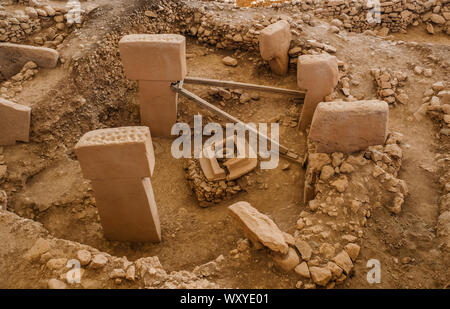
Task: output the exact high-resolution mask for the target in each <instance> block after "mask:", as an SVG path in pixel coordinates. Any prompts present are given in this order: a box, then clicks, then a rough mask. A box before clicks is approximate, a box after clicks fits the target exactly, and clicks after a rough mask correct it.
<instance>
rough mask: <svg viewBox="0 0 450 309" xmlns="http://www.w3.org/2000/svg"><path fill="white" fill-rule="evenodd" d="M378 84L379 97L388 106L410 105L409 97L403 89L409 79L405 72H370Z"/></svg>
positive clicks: (375, 70)
mask: <svg viewBox="0 0 450 309" xmlns="http://www.w3.org/2000/svg"><path fill="white" fill-rule="evenodd" d="M370 73H371V74H372V76H373V77H374V78H375V81H376V84H377V88H378V90H377V94H378V97H379V98H380V99H381V100H383V101H385V102H386V103H388V104H393V105H395V104H396V103H400V104H406V103H408V95H407V94H406V93H405V91H403V90H402V89H401V87H403V86H404V84H405V82H406V81H407V79H408V75H407V74H406V73H404V72H400V71H396V72H392V73H390V72H389V71H388V70H386V69H372V70H371V71H370Z"/></svg>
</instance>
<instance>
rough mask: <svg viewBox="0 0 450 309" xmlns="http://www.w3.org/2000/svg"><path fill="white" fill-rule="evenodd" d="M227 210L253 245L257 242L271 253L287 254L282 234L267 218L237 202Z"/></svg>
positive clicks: (246, 204) (248, 206) (247, 205)
mask: <svg viewBox="0 0 450 309" xmlns="http://www.w3.org/2000/svg"><path fill="white" fill-rule="evenodd" d="M228 210H229V211H230V214H231V215H232V216H233V217H234V218H235V219H236V220H237V221H238V222H239V223H240V224H241V226H242V228H243V229H244V233H245V234H246V235H248V236H249V238H250V240H251V241H252V242H253V243H254V244H255V242H259V243H261V244H263V245H264V246H266V247H267V248H269V249H270V250H272V251H275V252H279V253H281V254H286V253H288V248H289V247H288V245H287V243H286V241H285V240H284V235H283V232H282V231H281V230H280V229H279V228H278V226H277V225H276V224H275V223H274V222H273V221H272V219H270V218H269V217H268V216H266V215H264V214H262V213H260V212H259V211H258V210H256V209H255V208H253V207H252V206H251V205H250V204H249V203H247V202H237V203H236V204H233V205H231V206H230V207H228Z"/></svg>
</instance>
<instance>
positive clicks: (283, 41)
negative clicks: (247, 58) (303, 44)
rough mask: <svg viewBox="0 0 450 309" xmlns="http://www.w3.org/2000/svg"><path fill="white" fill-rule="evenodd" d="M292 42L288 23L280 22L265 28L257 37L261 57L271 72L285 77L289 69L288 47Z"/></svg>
mask: <svg viewBox="0 0 450 309" xmlns="http://www.w3.org/2000/svg"><path fill="white" fill-rule="evenodd" d="M291 40H292V34H291V31H290V26H289V23H288V22H287V21H285V20H280V21H278V22H276V23H274V24H272V25H269V26H267V27H266V28H264V29H263V30H262V31H261V34H260V35H259V49H260V52H261V57H262V58H263V59H264V60H266V61H269V64H270V68H271V70H272V72H274V73H275V74H278V75H286V74H287V72H288V68H289V55H288V51H289V46H290V43H291Z"/></svg>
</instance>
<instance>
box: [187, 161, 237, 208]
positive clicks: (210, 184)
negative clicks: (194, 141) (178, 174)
mask: <svg viewBox="0 0 450 309" xmlns="http://www.w3.org/2000/svg"><path fill="white" fill-rule="evenodd" d="M185 170H186V179H187V180H188V182H189V186H190V187H191V189H192V191H193V192H194V194H195V196H196V198H197V200H198V202H199V205H200V206H201V207H210V206H212V205H214V204H218V203H220V202H222V201H224V200H228V199H230V198H231V197H233V196H234V195H236V194H238V193H239V192H241V191H242V190H243V189H242V187H241V186H240V185H239V184H238V182H239V180H236V181H230V180H226V179H224V180H219V181H208V179H206V177H205V175H204V174H203V171H202V169H201V167H200V163H199V161H198V160H196V159H187V160H186V161H185Z"/></svg>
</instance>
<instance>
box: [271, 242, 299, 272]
mask: <svg viewBox="0 0 450 309" xmlns="http://www.w3.org/2000/svg"><path fill="white" fill-rule="evenodd" d="M273 260H274V262H275V263H276V264H277V266H278V267H279V268H281V270H283V271H285V272H289V271H291V270H293V269H294V268H295V267H296V266H297V265H298V263H300V259H299V258H298V254H297V252H295V250H294V249H293V248H289V250H288V253H287V254H285V255H281V254H278V253H277V254H275V255H274V257H273Z"/></svg>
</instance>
